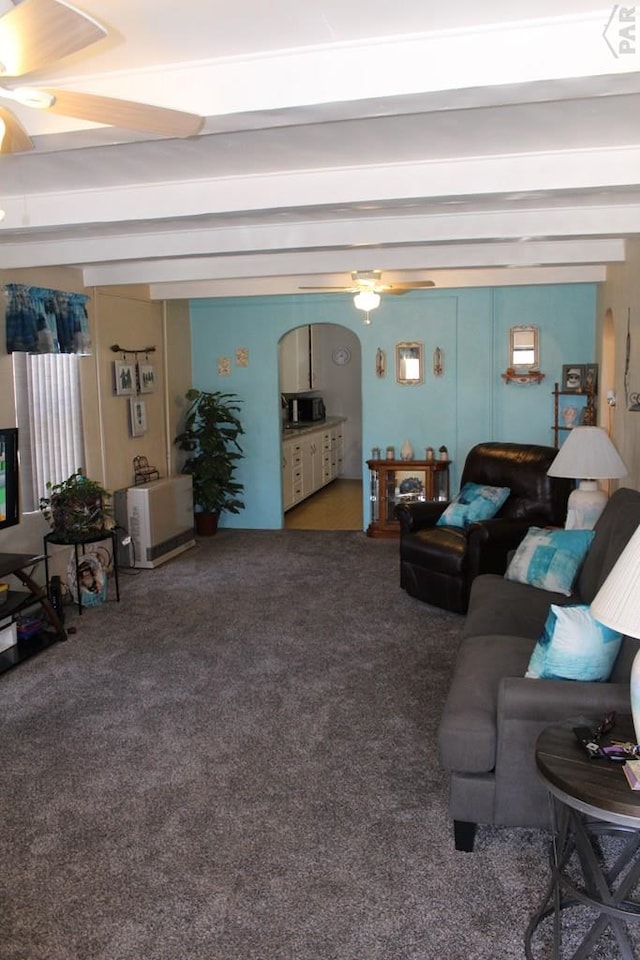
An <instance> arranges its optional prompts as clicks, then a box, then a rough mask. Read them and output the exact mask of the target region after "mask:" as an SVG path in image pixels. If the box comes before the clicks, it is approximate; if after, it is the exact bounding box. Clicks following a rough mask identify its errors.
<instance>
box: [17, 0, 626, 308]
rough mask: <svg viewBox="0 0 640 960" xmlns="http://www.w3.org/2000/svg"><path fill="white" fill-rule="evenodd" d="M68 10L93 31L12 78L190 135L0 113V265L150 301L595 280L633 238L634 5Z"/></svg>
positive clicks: (320, 0)
mask: <svg viewBox="0 0 640 960" xmlns="http://www.w3.org/2000/svg"><path fill="white" fill-rule="evenodd" d="M75 6H76V7H78V8H79V9H81V10H83V11H85V12H87V13H89V14H90V15H91V16H92V17H94V18H95V19H97V20H98V21H99V22H100V23H102V24H103V25H104V26H105V27H106V28H108V30H109V36H108V37H107V38H106V39H105V40H103V41H100V42H98V43H97V44H95V45H94V46H93V47H90V48H88V49H87V50H85V51H84V52H82V53H79V54H75V55H73V56H71V57H68V58H67V59H66V60H65V61H63V62H61V63H60V64H58V65H57V67H56V68H55V69H49V70H48V71H46V74H45V73H44V72H42V73H41V74H40V75H38V76H35V75H32V76H31V77H29V81H30V83H32V84H33V85H35V84H36V82H41V83H42V84H43V85H44V84H45V81H46V84H47V85H53V86H56V87H61V88H66V89H69V90H72V91H82V92H87V93H95V94H101V95H105V96H111V97H122V98H126V99H130V100H137V101H140V102H146V103H152V104H155V105H158V106H165V107H171V108H174V109H183V110H188V111H191V112H195V113H198V114H201V115H202V116H203V117H205V118H206V119H205V124H204V127H203V130H202V132H201V133H200V134H199V135H198V136H197V137H194V138H191V139H188V140H170V139H149V138H148V137H147V136H146V135H145V136H143V135H140V134H138V133H131V132H126V131H123V130H115V129H113V128H109V127H99V126H95V125H91V124H88V123H86V122H82V121H74V120H69V119H67V118H62V117H58V116H49V115H47V114H46V113H43V112H42V111H36V110H33V109H28V108H25V107H17V106H16V105H14V104H11V105H10V106H11V109H14V111H15V113H16V114H17V115H18V116H19V118H20V120H21V122H22V123H23V125H24V126H25V127H26V129H27V131H28V132H29V134H30V135H31V137H32V139H33V140H34V142H35V145H36V149H35V150H34V151H33V152H31V153H24V154H19V155H18V154H14V155H11V156H2V157H0V206H1V207H2V208H3V209H4V210H5V212H6V216H5V219H4V221H3V222H2V223H1V224H0V245H1V246H0V263H1V266H2V267H3V268H5V269H7V270H13V269H18V268H22V267H34V266H52V265H55V266H58V265H70V266H75V267H78V268H80V269H81V270H82V271H83V276H84V282H85V284H86V285H87V286H93V285H98V286H102V285H111V284H123V283H127V284H129V283H144V284H149V285H150V289H151V293H152V296H154V297H156V298H165V297H167V298H174V297H181V298H182V297H191V296H199V297H201V296H226V295H245V294H259V293H281V292H293V291H296V290H297V289H298V287H300V286H303V285H309V284H318V285H320V284H325V283H327V284H334V283H339V284H341V283H345V284H346V283H347V282H348V279H349V272H350V271H351V270H354V269H359V270H372V269H382V270H383V271H384V274H385V279H387V280H394V279H395V280H407V279H431V280H434V281H435V282H436V284H437V285H438V286H459V285H468V284H474V285H475V284H496V283H499V284H505V283H506V284H509V283H537V282H552V281H557V282H573V281H581V280H584V281H591V280H601V279H604V276H605V271H606V266H607V264H608V263H613V262H615V261H618V260H621V259H623V258H624V250H625V239H627V238H629V237H635V236H640V30H638V29H637V28H636V24H635V22H634V21H633V19H632V20H627V21H626V22H624V21H621V20H620V17H621V16H624V15H625V11H627V16H628V17H632V18H633V16H634V14H633V13H629V11H633V10H634V9H635V8H632V7H626V8H625V7H621V6H609V7H607V6H603V5H602V3H598V2H589V0H536V2H535V3H533V2H517V0H488V2H485V3H483V4H482V5H480V4H478V3H477V0H460V2H457V3H455V4H445V3H442V0H438V2H436V0H402V2H401V3H398V4H395V5H394V4H390V3H389V2H388V0H366V2H365V0H313V2H311V0H309V2H301V0H271V3H269V4H265V3H264V0H235V2H234V3H233V4H227V3H225V4H223V3H221V2H220V0H185V2H184V3H182V4H177V3H176V2H175V0H135V2H133V3H132V2H131V0H81V2H78V3H76V4H75ZM9 9H11V0H0V14H2V13H5V12H7V10H9ZM638 18H639V19H640V9H639V12H638ZM1 59H2V58H1V51H0V60H1Z"/></svg>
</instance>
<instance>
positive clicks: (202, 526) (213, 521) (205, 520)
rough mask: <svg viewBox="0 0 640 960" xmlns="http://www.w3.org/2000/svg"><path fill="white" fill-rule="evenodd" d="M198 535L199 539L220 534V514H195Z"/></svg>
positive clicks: (202, 512)
mask: <svg viewBox="0 0 640 960" xmlns="http://www.w3.org/2000/svg"><path fill="white" fill-rule="evenodd" d="M193 516H194V519H195V524H196V533H197V534H198V536H199V537H213V535H214V534H216V533H217V532H218V517H219V516H220V514H219V513H205V512H204V511H201V512H200V513H194V515H193Z"/></svg>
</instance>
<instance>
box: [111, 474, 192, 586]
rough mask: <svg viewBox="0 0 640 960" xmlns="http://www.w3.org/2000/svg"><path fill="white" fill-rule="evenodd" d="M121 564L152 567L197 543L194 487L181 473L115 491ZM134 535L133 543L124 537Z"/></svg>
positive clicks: (115, 510) (115, 513)
mask: <svg viewBox="0 0 640 960" xmlns="http://www.w3.org/2000/svg"><path fill="white" fill-rule="evenodd" d="M113 506H114V516H115V520H116V523H117V524H118V526H119V527H120V528H121V529H120V530H118V566H119V567H146V568H153V567H157V566H159V565H160V564H161V563H165V561H167V560H170V559H171V558H172V557H175V556H177V555H178V554H179V553H183V552H184V551H185V550H188V549H189V548H190V547H194V546H195V529H194V526H193V487H192V481H191V477H190V476H189V475H187V474H181V475H180V476H177V477H167V479H165V480H152V481H151V483H145V484H141V485H140V486H136V487H125V488H123V489H122V490H116V492H115V493H114V495H113ZM127 536H129V537H131V542H130V543H123V542H122V541H123V540H126V539H127Z"/></svg>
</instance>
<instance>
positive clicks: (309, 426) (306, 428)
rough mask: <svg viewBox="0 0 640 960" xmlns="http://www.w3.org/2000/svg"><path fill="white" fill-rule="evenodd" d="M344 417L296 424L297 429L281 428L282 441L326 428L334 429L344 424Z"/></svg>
mask: <svg viewBox="0 0 640 960" xmlns="http://www.w3.org/2000/svg"><path fill="white" fill-rule="evenodd" d="M346 419H347V418H346V417H325V419H324V420H315V421H313V422H308V423H305V424H304V425H301V424H298V426H297V427H285V426H283V428H282V439H283V440H293V439H295V438H296V437H300V436H304V435H305V434H306V433H315V432H317V431H318V430H326V429H327V427H329V428H330V427H335V425H336V424H338V423H344V422H345V420H346Z"/></svg>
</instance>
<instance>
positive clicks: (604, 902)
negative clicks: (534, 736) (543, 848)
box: [525, 716, 640, 960]
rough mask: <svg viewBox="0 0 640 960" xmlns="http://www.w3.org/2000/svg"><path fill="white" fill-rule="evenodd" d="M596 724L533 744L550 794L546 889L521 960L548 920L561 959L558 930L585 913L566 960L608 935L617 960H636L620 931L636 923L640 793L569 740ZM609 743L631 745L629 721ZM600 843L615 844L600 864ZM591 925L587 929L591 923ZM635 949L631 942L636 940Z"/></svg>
mask: <svg viewBox="0 0 640 960" xmlns="http://www.w3.org/2000/svg"><path fill="white" fill-rule="evenodd" d="M598 719H599V718H593V717H590V718H588V719H586V720H585V718H584V717H580V718H577V719H574V720H567V721H566V722H565V723H561V724H556V725H554V726H550V727H547V728H546V729H545V730H543V732H542V733H541V734H540V736H539V738H538V741H537V744H536V764H537V766H538V772H539V774H540V776H541V777H542V780H543V781H544V783H545V784H546V787H547V789H548V791H549V798H550V803H551V810H552V827H553V838H552V842H551V850H550V863H551V881H550V883H549V887H548V889H547V891H546V894H545V897H544V900H543V902H542V905H541V906H540V908H539V909H538V910H537V911H536V913H535V914H534V916H533V918H532V919H531V922H530V924H529V926H528V928H527V932H526V935H525V954H526V957H527V958H528V960H533V958H534V956H535V955H534V953H533V952H532V941H533V939H534V936H535V934H536V931H537V929H538V927H539V925H540V923H541V922H542V921H543V920H545V919H546V918H548V917H553V953H552V956H553V958H554V960H560V958H562V957H563V956H564V955H563V952H562V948H563V945H562V937H563V922H564V923H567V924H568V923H569V916H568V915H564V916H563V911H565V910H567V908H570V907H576V906H581V905H582V906H586V907H589V908H591V909H590V911H589V919H588V921H587V924H586V926H587V927H588V929H586V928H585V932H584V935H583V936H582V939H581V942H580V944H579V945H578V947H577V949H575V950H574V952H573V953H572V954H570V956H571V958H572V960H586V958H587V957H589V956H591V955H592V950H593V948H594V946H595V945H596V944H597V942H598V941H599V940H600V938H601V937H602V935H603V934H604V933H605V931H606V930H607V929H610V930H611V932H612V934H613V937H614V938H615V940H616V942H617V944H618V947H619V948H620V956H621V957H622V958H624V960H637V958H638V954H636V953H635V952H634V945H633V942H632V940H631V938H630V936H629V930H628V929H627V924H628V923H630V922H637V921H639V920H640V900H635V899H633V893H634V889H635V887H636V886H637V885H638V883H639V882H640V791H637V792H636V791H633V790H632V789H631V787H630V786H629V784H628V783H627V779H626V777H625V774H624V771H623V768H622V767H623V765H622V764H621V763H617V762H613V761H611V760H607V759H605V758H599V757H598V758H595V759H591V758H589V757H588V756H587V754H586V752H585V750H584V749H583V748H582V747H581V745H580V744H579V743H578V740H577V739H576V737H575V735H574V733H573V728H574V727H576V726H584V725H585V724H586V725H587V726H589V727H592V728H594V727H596V726H597V724H598ZM611 737H612V739H615V740H621V741H635V734H634V732H633V724H632V722H631V717H626V716H619V717H618V718H617V720H616V726H615V728H614V729H613V731H612V732H611ZM606 837H616V838H618V839H617V842H616V844H615V855H614V856H612V857H611V858H607V856H606V852H605V850H604V847H605V846H606V840H605V838H606ZM591 918H593V921H592V922H591ZM635 939H636V942H638V938H635Z"/></svg>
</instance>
